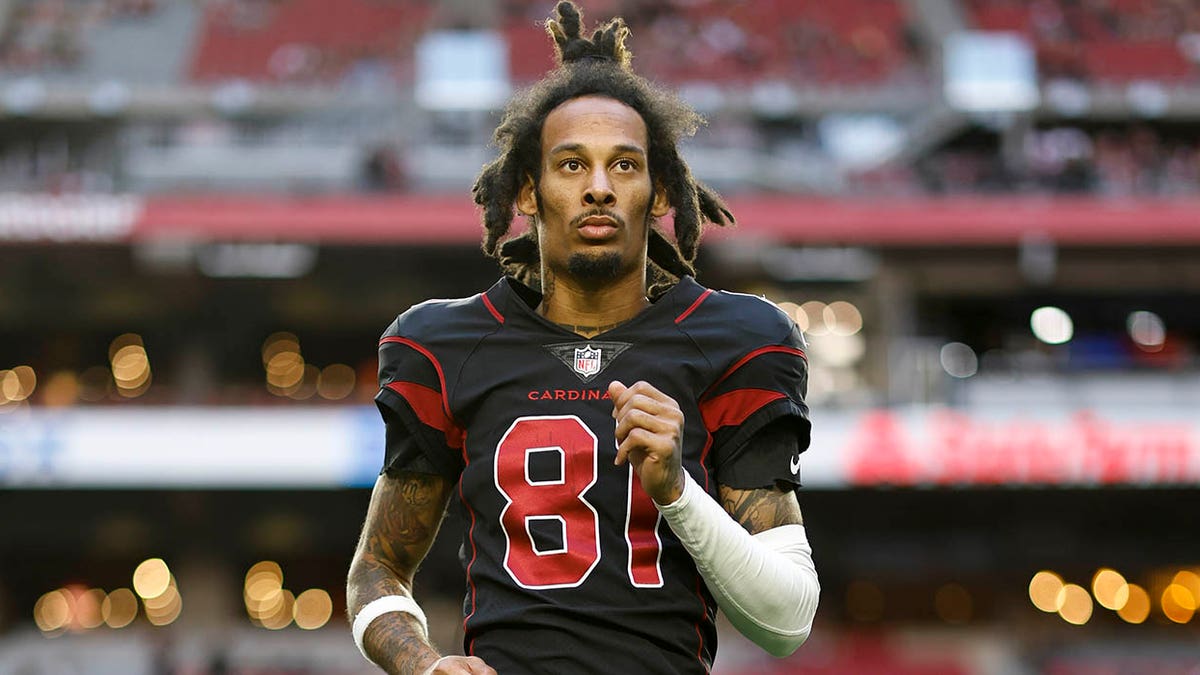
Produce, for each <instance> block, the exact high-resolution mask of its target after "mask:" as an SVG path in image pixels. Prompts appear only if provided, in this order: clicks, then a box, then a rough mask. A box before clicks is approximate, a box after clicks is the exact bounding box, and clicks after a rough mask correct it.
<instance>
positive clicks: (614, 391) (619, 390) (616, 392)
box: [608, 380, 629, 417]
mask: <svg viewBox="0 0 1200 675" xmlns="http://www.w3.org/2000/svg"><path fill="white" fill-rule="evenodd" d="M626 389H629V387H626V386H625V385H624V384H622V383H621V381H620V380H613V381H612V382H609V383H608V397H609V398H610V399H612V402H613V417H616V416H617V399H619V398H620V397H621V395H622V394H624V393H625V390H626Z"/></svg>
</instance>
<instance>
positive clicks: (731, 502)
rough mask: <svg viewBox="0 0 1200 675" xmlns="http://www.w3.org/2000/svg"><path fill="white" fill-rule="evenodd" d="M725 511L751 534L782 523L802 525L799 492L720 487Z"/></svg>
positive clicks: (719, 490)
mask: <svg viewBox="0 0 1200 675" xmlns="http://www.w3.org/2000/svg"><path fill="white" fill-rule="evenodd" d="M717 489H718V492H719V495H720V498H721V506H723V507H725V512H726V513H728V514H729V515H730V517H732V518H733V519H734V520H736V521H737V522H738V524H740V525H741V526H742V527H744V528H746V531H747V532H749V533H750V534H758V533H759V532H763V531H765V530H769V529H771V528H773V527H779V526H780V525H803V524H804V518H803V517H802V516H801V515H800V504H799V502H797V501H796V493H795V492H792V491H790V490H789V491H786V492H785V491H783V490H779V489H776V488H760V489H755V490H740V489H737V488H731V487H727V486H725V485H719V486H718V488H717Z"/></svg>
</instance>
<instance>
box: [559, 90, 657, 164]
mask: <svg viewBox="0 0 1200 675" xmlns="http://www.w3.org/2000/svg"><path fill="white" fill-rule="evenodd" d="M648 137H649V134H648V132H647V131H646V122H645V121H643V120H642V116H641V115H639V114H638V112H637V111H636V110H634V109H633V108H631V107H629V106H627V105H625V104H624V103H621V102H620V101H618V100H616V99H612V98H608V97H606V96H580V97H579V98H573V99H571V100H569V101H566V102H564V103H562V104H560V105H559V106H558V107H557V108H555V109H553V110H551V111H550V113H549V114H547V115H546V121H545V122H543V123H542V151H543V152H548V151H550V150H551V149H553V148H555V147H558V146H560V145H582V146H584V147H595V148H605V147H612V146H616V145H637V146H640V147H641V148H643V149H645V148H646V145H647V140H648Z"/></svg>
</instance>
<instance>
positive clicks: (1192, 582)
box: [1171, 570, 1200, 600]
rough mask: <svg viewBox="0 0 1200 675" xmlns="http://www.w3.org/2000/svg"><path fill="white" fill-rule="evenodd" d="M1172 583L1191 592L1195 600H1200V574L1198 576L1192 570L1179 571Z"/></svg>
mask: <svg viewBox="0 0 1200 675" xmlns="http://www.w3.org/2000/svg"><path fill="white" fill-rule="evenodd" d="M1171 583H1173V584H1179V585H1180V586H1183V587H1184V588H1186V589H1188V590H1189V591H1191V593H1192V597H1193V598H1197V600H1200V574H1196V573H1195V572H1193V571H1192V570H1179V571H1178V572H1176V573H1175V576H1174V578H1172V579H1171Z"/></svg>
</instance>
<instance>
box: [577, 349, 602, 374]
mask: <svg viewBox="0 0 1200 675" xmlns="http://www.w3.org/2000/svg"><path fill="white" fill-rule="evenodd" d="M574 367H575V372H577V373H579V374H580V375H582V376H584V377H590V376H592V375H595V374H596V373H598V372H600V350H599V349H596V348H594V347H592V346H591V345H588V346H586V347H584V348H583V349H580V348H578V347H576V348H575V366H574Z"/></svg>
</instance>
